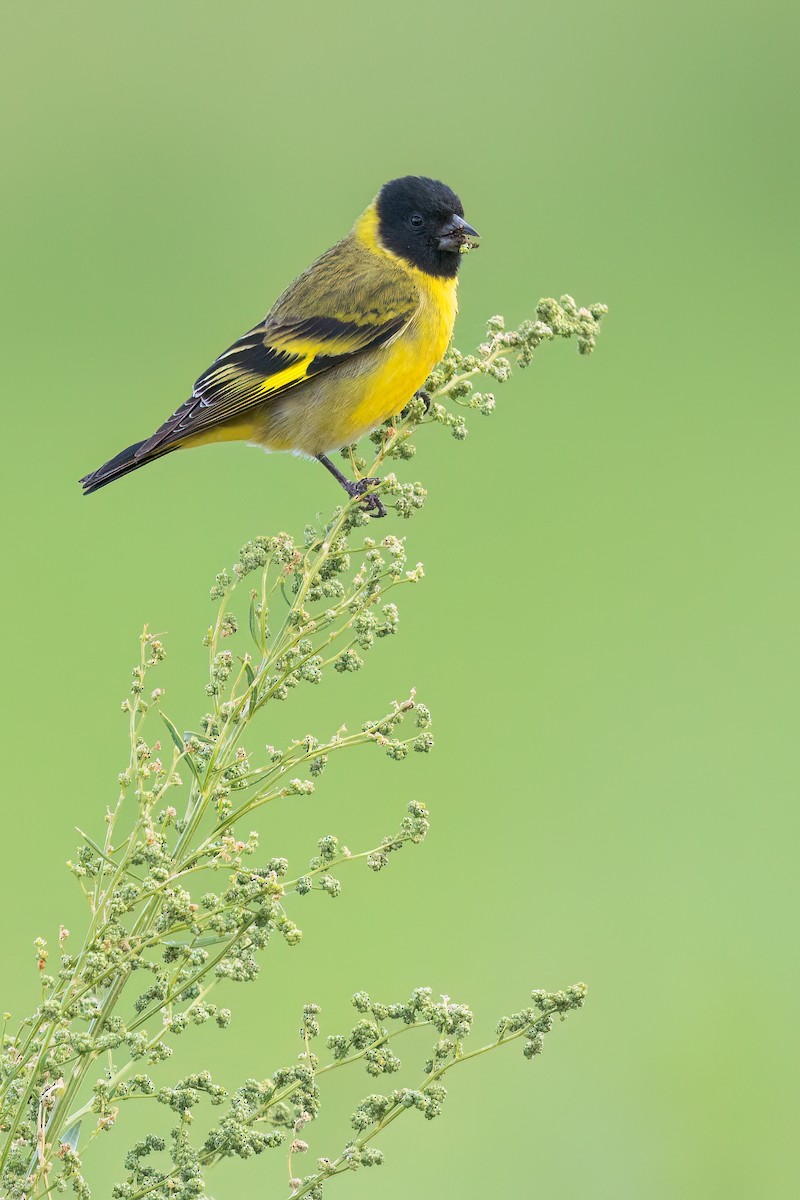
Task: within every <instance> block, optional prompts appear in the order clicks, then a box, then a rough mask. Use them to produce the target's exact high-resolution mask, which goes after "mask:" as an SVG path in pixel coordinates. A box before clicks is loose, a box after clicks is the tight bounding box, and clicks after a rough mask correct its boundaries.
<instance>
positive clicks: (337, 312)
mask: <svg viewBox="0 0 800 1200" xmlns="http://www.w3.org/2000/svg"><path fill="white" fill-rule="evenodd" d="M479 236H480V235H479V234H478V233H477V231H476V230H475V229H473V227H472V226H471V225H469V224H468V223H467V221H466V219H465V217H464V208H463V206H462V203H461V201H460V200H459V198H458V196H457V195H456V194H455V192H454V191H452V190H451V189H450V188H449V187H447V185H446V184H444V183H441V182H440V181H438V180H435V179H430V178H428V177H426V176H417V175H406V176H403V177H402V178H399V179H392V180H390V181H389V182H388V183H385V184H384V185H383V187H381V189H380V191H379V192H378V194H377V196H376V197H375V198H374V200H373V201H372V203H371V204H370V205H369V206H368V207H367V209H366V210H365V211H364V212H363V213H362V214H361V216H360V217H359V218H358V220H357V221H356V223H355V225H354V226H353V228H352V230H351V232H350V233H349V234H348V236H347V237H345V238H344V239H343V240H342V241H340V242H338V243H337V244H336V245H335V246H333V247H332V248H331V249H330V250H328V251H326V252H325V253H324V254H323V255H321V257H319V258H318V259H316V261H315V262H313V263H312V265H311V266H310V267H308V269H307V270H306V271H304V272H303V274H302V275H300V276H298V278H297V279H295V280H294V282H293V283H291V284H290V285H289V287H288V288H287V289H286V290H285V291H284V292H283V293H282V295H281V296H279V298H278V299H277V300H276V301H275V303H274V304H273V306H272V308H271V309H270V310H269V312H268V313H267V315H266V317H265V318H264V320H263V321H261V322H259V324H257V325H255V326H254V327H253V328H252V329H250V330H249V331H248V332H247V333H245V334H244V335H243V336H242V337H240V338H239V339H238V340H237V341H235V342H234V343H233V344H232V345H231V346H229V347H228V349H227V350H225V351H223V353H222V354H220V355H219V357H218V358H216V359H215V360H214V362H213V363H212V364H211V366H210V367H208V368H207V370H205V371H204V372H203V374H202V375H201V376H200V377H199V378H198V380H197V381H196V383H195V385H194V387H193V388H192V394H191V396H190V397H189V399H188V400H186V401H185V402H184V403H183V404H181V406H180V408H178V409H177V410H176V411H175V412H174V413H173V414H172V416H171V417H169V418H168V419H167V420H166V421H165V422H164V424H163V425H161V426H160V427H159V428H158V429H157V430H156V431H155V433H153V434H152V435H151V436H150V437H148V438H145V439H144V440H143V441H141V442H135V443H134V444H133V445H131V446H128V447H126V449H124V450H121V451H120V452H119V454H116V455H115V456H114V457H113V458H111V459H109V461H108V462H106V463H104V464H103V465H102V466H101V467H98V468H97V469H96V470H95V471H92V472H91V473H90V474H88V475H85V476H84V477H83V478H82V479H81V481H80V482H81V484H82V486H83V492H84V495H89V494H91V493H92V492H96V491H97V490H98V489H99V488H103V487H105V486H106V485H107V484H109V483H112V482H114V481H115V480H117V479H121V478H122V477H123V475H128V474H129V473H130V472H131V471H137V470H138V469H139V468H140V467H143V466H145V465H146V464H147V463H151V462H154V461H155V460H156V459H158V458H163V457H164V456H165V455H167V454H171V453H172V452H173V451H174V450H181V449H186V448H191V447H194V446H202V445H206V444H208V443H210V442H220V441H232V440H241V441H246V442H249V443H250V444H253V445H256V446H260V447H262V448H263V449H265V450H269V451H280V450H286V451H292V452H294V453H295V454H298V455H301V456H306V457H308V458H313V459H316V460H317V461H319V462H320V463H322V465H323V466H324V467H325V468H326V469H327V470H328V471H329V472H330V473H331V475H333V477H334V478H335V479H336V480H337V482H338V483H339V484H340V485H341V486H342V487H343V488H344V490H345V491H346V492H347V494H348V495H349V496H350V497H356V496H362V497H364V499H363V505H364V507H365V508H366V509H367V510H368V511H370V512H371V513H372V515H374V516H383V515H385V511H386V510H385V508H384V506H383V504H382V503H381V501H380V498H379V497H378V496H377V494H376V493H375V492H374V491H370V489H372V488H374V487H375V485H377V484H379V483H380V480H379V479H374V478H368V479H358V480H351V479H348V478H347V477H346V476H345V475H344V474H343V472H341V471H340V470H339V469H338V467H336V466H335V465H334V463H333V462H332V461H331V459H330V458H329V457H328V456H329V454H330V453H331V452H332V451H334V450H336V449H339V448H340V447H343V446H346V445H350V444H352V443H354V442H356V441H358V439H359V438H360V437H362V436H363V435H364V434H366V433H368V432H370V431H371V430H373V429H375V428H376V427H377V426H378V425H380V424H382V423H383V422H384V421H387V420H389V419H390V418H392V417H394V416H396V415H397V414H398V413H399V412H401V411H402V410H403V409H404V408H405V407H406V406H407V405H408V403H409V402H410V401H411V400H412V399H413V398H414V397H415V396H416V395H417V394H418V393H420V389H421V388H422V385H423V384H424V382H425V380H426V379H427V377H428V375H429V374H430V372H431V370H432V369H433V367H435V366H436V364H437V363H438V362H439V361H440V360H441V359H442V357H443V356H444V354H445V351H446V350H447V347H448V344H449V342H450V338H451V336H452V333H453V326H454V323H455V319H456V313H457V310H458V303H457V284H458V270H459V266H460V263H461V258H462V254H463V251H464V250H466V249H472V248H473V247H474V246H475V245H476V242H475V241H473V239H475V238H478V237H479ZM422 398H423V400H424V401H425V403H426V407H427V404H428V398H427V396H426V395H425V394H424V393H423V394H422ZM365 493H367V494H366V495H365Z"/></svg>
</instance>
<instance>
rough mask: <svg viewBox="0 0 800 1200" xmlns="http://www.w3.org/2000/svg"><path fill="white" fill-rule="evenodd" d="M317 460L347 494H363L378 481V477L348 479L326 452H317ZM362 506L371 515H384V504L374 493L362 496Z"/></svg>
mask: <svg viewBox="0 0 800 1200" xmlns="http://www.w3.org/2000/svg"><path fill="white" fill-rule="evenodd" d="M317 461H318V462H321V463H322V465H323V467H325V469H326V470H327V471H330V473H331V475H332V476H333V478H334V479H335V480H336V482H337V483H338V484H340V485H341V486H342V487H343V488H344V490H345V491H346V492H347V494H348V496H364V492H366V490H367V489H368V488H371V487H372V485H373V484H375V483H380V479H375V478H373V479H358V480H356V482H355V483H354V482H353V480H352V479H348V478H347V476H346V475H343V474H342V472H341V471H340V470H339V468H338V467H337V466H336V465H335V464H334V463H332V462H331V460H330V459H329V458H328V456H327V454H318V455H317ZM364 508H365V509H366V511H367V512H368V513H369V514H370V516H372V517H385V516H386V506H385V505H384V503H383V501H382V500H381V498H380V496H376V495H375V494H374V493H373V494H371V495H369V496H364Z"/></svg>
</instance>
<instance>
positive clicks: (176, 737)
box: [161, 712, 186, 754]
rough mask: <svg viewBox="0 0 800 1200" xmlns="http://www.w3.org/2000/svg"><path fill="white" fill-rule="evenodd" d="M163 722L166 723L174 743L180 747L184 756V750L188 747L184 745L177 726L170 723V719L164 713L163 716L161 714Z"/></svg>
mask: <svg viewBox="0 0 800 1200" xmlns="http://www.w3.org/2000/svg"><path fill="white" fill-rule="evenodd" d="M161 720H162V721H163V722H164V724H165V725H166V727H167V729H168V730H169V736H170V737H171V738H172V740H173V742H174V743H175V745H176V746H177V747H178V749H179V750H180V752H181V754H183V752H184V750H185V749H186V746H185V744H184V741H183V738H182V737H181V735H180V734H179V733H178V727H177V725H173V723H172V721H170V719H169V717H168V716H167V714H166V713H164V712H162V714H161Z"/></svg>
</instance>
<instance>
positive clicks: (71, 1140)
mask: <svg viewBox="0 0 800 1200" xmlns="http://www.w3.org/2000/svg"><path fill="white" fill-rule="evenodd" d="M80 1135H81V1122H80V1121H75V1122H74V1124H72V1125H70V1127H69V1129H68V1130H67V1132H66V1133H65V1134H64V1136H63V1137H62V1138H61V1145H62V1146H70V1147H71V1148H72V1149H73V1150H77V1149H78V1138H79V1137H80Z"/></svg>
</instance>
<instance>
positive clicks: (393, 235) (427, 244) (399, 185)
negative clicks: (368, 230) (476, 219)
mask: <svg viewBox="0 0 800 1200" xmlns="http://www.w3.org/2000/svg"><path fill="white" fill-rule="evenodd" d="M375 207H376V210H377V214H378V237H379V239H380V241H381V244H382V245H383V246H384V247H385V248H386V249H387V250H390V251H391V252H392V253H393V254H398V255H399V256H400V257H401V258H404V259H405V260H406V261H407V262H409V263H411V265H412V266H414V267H418V268H419V270H421V271H425V272H426V273H427V274H428V275H439V276H444V277H446V278H452V277H453V276H454V275H455V274H456V273H457V271H458V268H459V265H460V262H461V255H462V252H463V251H464V250H468V249H471V248H472V247H473V246H474V245H475V243H474V242H473V241H472V238H476V237H478V236H479V234H478V233H477V231H476V230H475V229H473V228H472V226H471V225H468V224H467V222H466V221H465V220H464V208H463V206H462V204H461V201H460V200H459V198H458V196H457V195H456V194H455V192H453V191H451V190H450V188H449V187H447V186H446V184H444V183H439V182H438V180H436V179H427V178H425V177H424V176H421V175H405V176H403V178H402V179H393V180H391V182H390V183H385V184H384V185H383V187H382V188H381V190H380V192H379V193H378V197H377V199H376V201H375Z"/></svg>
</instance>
